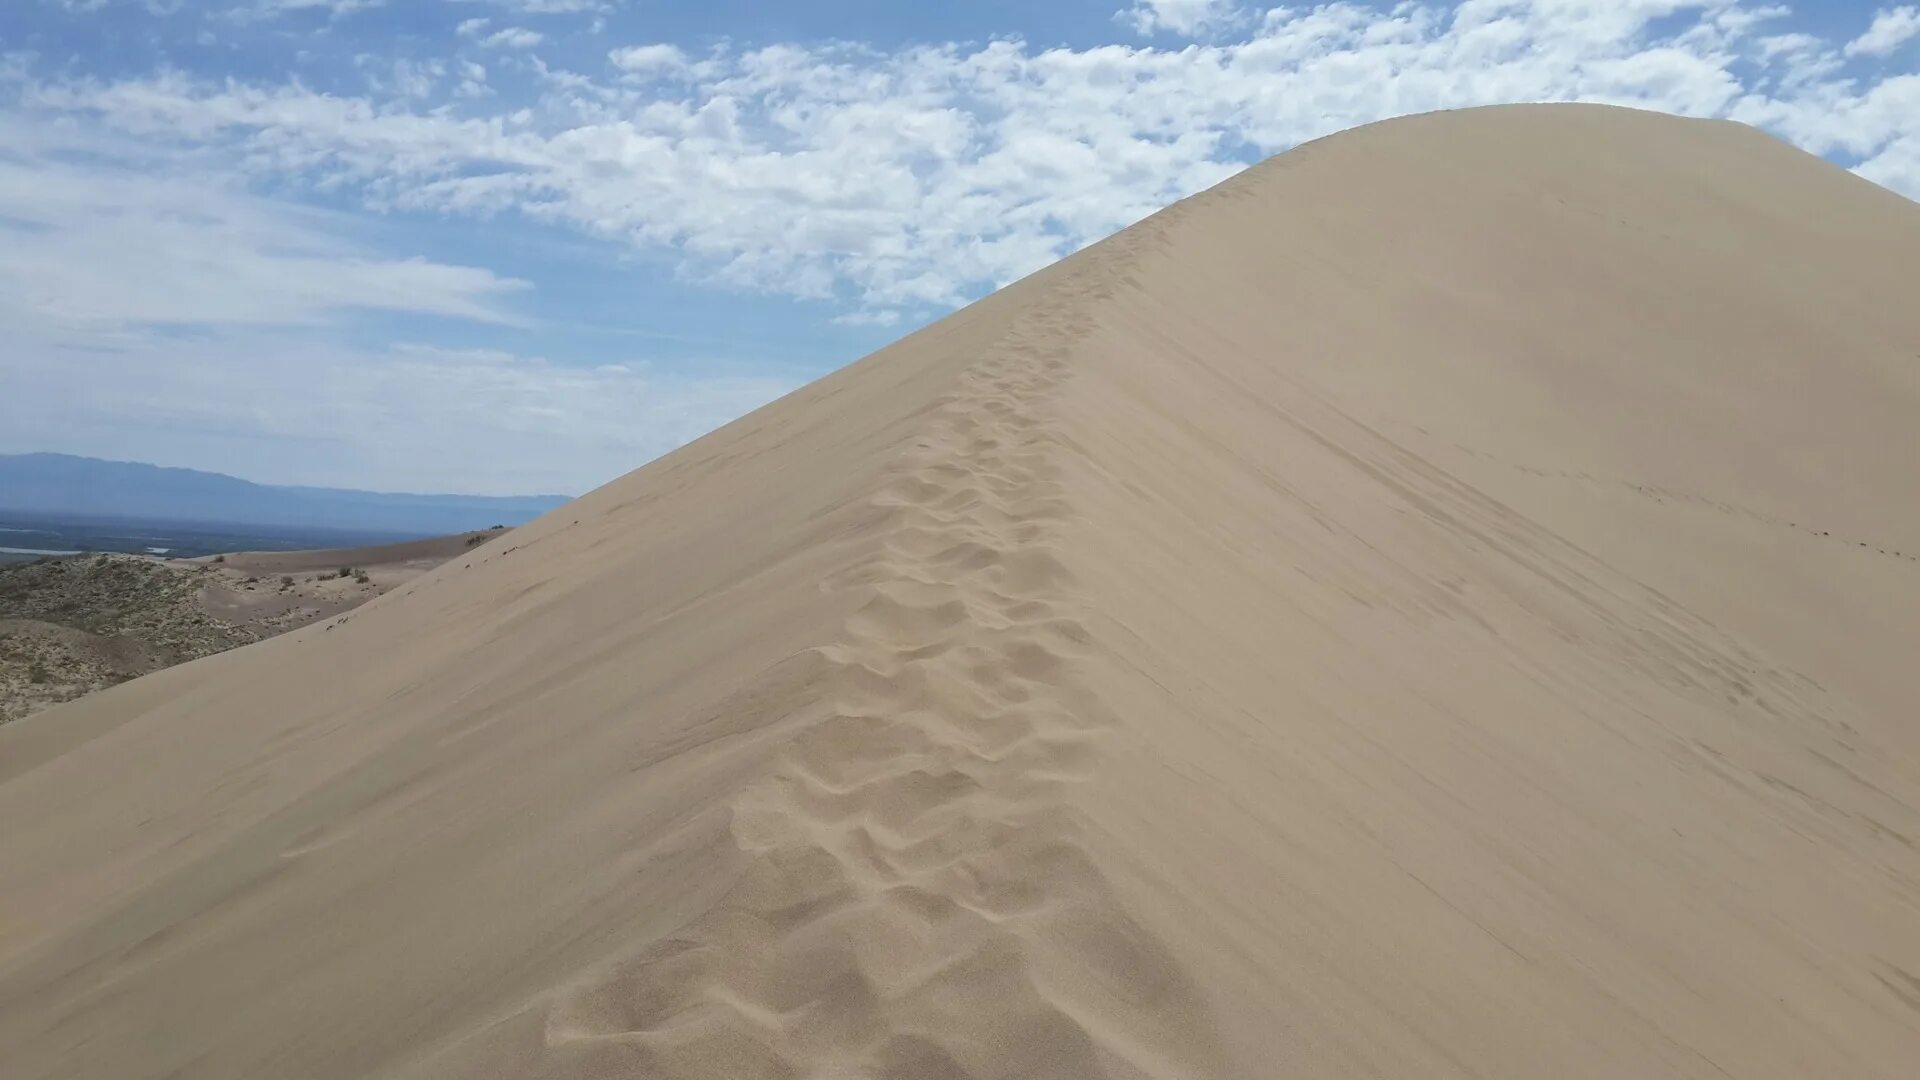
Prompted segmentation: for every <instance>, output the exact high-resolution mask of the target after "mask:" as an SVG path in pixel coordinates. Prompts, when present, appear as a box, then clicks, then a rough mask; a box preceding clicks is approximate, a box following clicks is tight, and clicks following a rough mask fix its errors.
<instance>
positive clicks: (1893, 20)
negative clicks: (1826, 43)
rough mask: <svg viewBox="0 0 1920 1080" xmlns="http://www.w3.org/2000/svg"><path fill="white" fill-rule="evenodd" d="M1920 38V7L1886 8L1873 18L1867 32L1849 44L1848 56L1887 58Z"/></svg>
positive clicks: (1909, 5)
mask: <svg viewBox="0 0 1920 1080" xmlns="http://www.w3.org/2000/svg"><path fill="white" fill-rule="evenodd" d="M1916 36H1920V7H1914V6H1913V5H1911V4H1908V5H1905V6H1902V7H1897V8H1886V9H1884V10H1882V11H1880V12H1879V13H1878V14H1876V15H1875V16H1874V17H1873V25H1871V26H1869V27H1867V32H1866V33H1864V34H1861V35H1860V36H1859V37H1857V38H1854V39H1853V40H1852V41H1850V42H1848V43H1847V50H1846V51H1847V55H1848V56H1887V55H1890V54H1891V53H1892V52H1893V51H1894V50H1895V49H1898V48H1899V47H1900V46H1902V45H1905V44H1906V43H1907V42H1909V41H1911V40H1913V38H1914V37H1916Z"/></svg>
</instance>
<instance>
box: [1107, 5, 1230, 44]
mask: <svg viewBox="0 0 1920 1080" xmlns="http://www.w3.org/2000/svg"><path fill="white" fill-rule="evenodd" d="M1118 18H1119V19H1120V21H1121V22H1123V23H1125V24H1126V25H1128V26H1131V27H1132V28H1133V29H1134V31H1135V32H1136V33H1139V34H1146V35H1153V34H1175V35H1178V36H1180V37H1203V36H1207V35H1211V34H1215V33H1219V32H1220V31H1223V30H1227V29H1230V28H1231V27H1233V26H1236V25H1239V24H1243V23H1245V22H1246V20H1247V14H1246V12H1244V11H1242V10H1241V9H1240V6H1239V5H1238V4H1236V3H1235V2H1234V0H1135V2H1134V5H1133V6H1132V7H1130V8H1128V9H1127V10H1125V11H1123V12H1121V13H1120V14H1119V16H1118Z"/></svg>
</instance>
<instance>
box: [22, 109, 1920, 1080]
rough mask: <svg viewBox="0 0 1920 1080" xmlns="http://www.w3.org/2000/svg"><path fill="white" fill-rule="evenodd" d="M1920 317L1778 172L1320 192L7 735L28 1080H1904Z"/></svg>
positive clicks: (1306, 179) (1892, 281)
mask: <svg viewBox="0 0 1920 1080" xmlns="http://www.w3.org/2000/svg"><path fill="white" fill-rule="evenodd" d="M1916 280H1920V207H1916V206H1915V205H1913V204H1911V203H1909V202H1906V201H1904V200H1902V199H1900V198H1899V197H1897V196H1895V195H1892V194H1889V193H1887V192H1886V191H1883V190H1881V189H1878V188H1876V187H1873V186H1871V185H1869V184H1868V183H1866V182H1865V181H1862V180H1859V179H1856V178H1854V177H1851V176H1849V175H1847V174H1846V173H1844V172H1842V171H1841V170H1839V169H1837V168H1834V167H1833V166H1831V165H1828V164H1826V163H1823V162H1821V161H1819V160H1817V159H1815V158H1812V157H1809V156H1806V155H1803V154H1801V153H1799V152H1798V151H1795V150H1792V149H1789V148H1788V147H1786V146H1784V145H1782V144H1780V143H1777V142H1775V141H1773V140H1772V139H1770V138H1768V137H1766V136H1763V135H1761V134H1758V133H1756V132H1754V131H1751V130H1748V129H1745V128H1742V127H1738V126H1735V125H1731V124H1726V123H1716V122H1701V121H1683V120H1676V119H1670V118H1663V117H1657V116H1652V115H1648V114H1642V113H1632V112H1627V111H1623V110H1616V109H1606V108H1600V107H1580V106H1547V107H1512V108H1501V109H1490V110H1477V111H1470V112H1461V113H1451V114H1438V115H1431V116H1424V117H1418V118H1413V119H1406V120H1399V121H1393V122H1390V123H1386V124H1381V125H1376V126H1373V127H1369V128H1365V129H1361V130H1358V131H1354V132H1349V133H1346V134H1343V135H1339V136H1336V137H1334V138H1331V139H1328V140H1324V141H1321V142H1318V143H1314V144H1312V145H1309V146H1306V147H1303V148H1301V149H1299V150H1296V151H1294V152H1292V153H1289V154H1286V155H1283V156H1281V157H1279V158H1277V159H1274V160H1273V161H1270V162H1268V163H1266V164H1265V165H1262V166H1260V167H1258V168H1255V169H1253V170H1251V171H1249V172H1247V173H1245V174H1244V175H1242V176H1240V177H1237V178H1235V179H1234V180H1231V181H1229V182H1227V183H1225V184H1223V185H1221V186H1220V187H1218V188H1215V189H1213V190H1212V191H1209V192H1207V193H1205V194H1202V195H1200V196H1198V197H1196V198H1193V199H1190V200H1187V201H1186V202H1183V203H1181V204H1179V205H1177V206H1175V207H1173V208H1171V209H1169V210H1167V211H1165V212H1163V213H1161V214H1159V215H1156V216H1155V217H1153V218H1151V219H1149V220H1148V221H1146V222H1143V223H1142V224H1140V225H1138V226H1136V227H1134V228H1132V229H1129V230H1127V231H1126V232H1123V233H1121V234H1119V235H1118V236H1115V237H1113V238H1112V239H1110V240H1108V241H1106V242H1104V243H1101V244H1099V245H1097V246H1095V247H1093V248H1091V249H1089V250H1087V251H1085V252H1082V253H1081V254H1079V255H1076V256H1074V257H1073V258H1071V259H1068V260H1066V261H1064V262H1062V263H1060V264H1059V265H1056V266H1054V267H1052V268H1050V269H1048V270H1046V271H1043V272H1041V273H1039V274H1037V275H1035V276H1034V277H1032V278H1029V279H1027V280H1025V281H1023V282H1020V283H1018V284H1016V285H1014V286H1012V287H1010V288H1008V289H1005V290H1003V291H1001V292H1000V293H997V294H995V295H994V296H992V297H989V298H988V299H986V300H983V301H981V302H980V303H978V304H975V305H973V306H972V307H969V308H967V309H966V310H964V311H962V312H960V313H958V314H956V315H954V316H952V317H951V318H948V319H946V320H944V321H942V322H940V323H937V324H935V325H933V326H931V327H929V328H927V329H925V330H923V331H921V332H919V333H916V334H914V335H912V336H911V337H908V338H907V339H905V340H903V341H902V342H900V343H898V344H896V345H894V346H892V347H890V348H887V349H885V350H882V351H881V352H879V353H877V354H875V355H873V356H871V357H869V358H867V359H865V360H863V361H861V362H859V363H857V364H855V365H853V366H851V367H849V368H847V369H845V370H843V371H841V372H839V373H837V374H834V375H832V376H830V377H828V378H826V379H823V380H821V381H819V382H817V383H815V384H813V385H811V386H809V387H807V388H805V389H803V390H800V391H799V392H797V393H795V394H793V395H791V396H789V397H787V398H785V399H783V400H782V401H779V402H777V403H775V404H773V405H771V406H768V407H767V408H765V409H762V410H760V411H758V412H756V413H754V414H752V415H751V416H748V417H746V418H744V419H742V420H740V421H738V422H736V423H734V424H731V425H729V426H728V427H726V428H724V429H722V430H721V431H719V432H717V433H715V434H713V435H711V436H709V437H707V438H705V439H702V440H700V441H699V442H697V443H694V444H693V445H691V446H688V447H687V448H685V449H683V450H681V451H679V452H677V453H674V454H672V455H669V456H668V457H666V458H664V459H662V460H660V461H658V462H655V463H654V464H651V465H649V466H647V467H645V468H643V469H641V470H639V471H637V472H635V473H633V474H632V475H630V476H627V477H625V478H623V479H621V480H619V481H616V482H615V483H613V484H610V485H608V486H607V487H605V488H602V489H601V490H599V491H597V492H594V493H593V494H591V495H588V496H586V497H585V498H584V499H582V500H580V501H579V502H577V503H576V504H574V505H572V506H569V507H566V508H564V509H562V510H560V511H558V512H556V513H554V514H551V515H549V516H548V517H546V518H545V519H542V520H541V521H539V522H536V523H534V524H532V525H528V526H525V527H523V528H521V529H519V530H517V531H516V532H515V533H514V535H513V537H512V538H511V540H510V542H509V544H508V545H504V546H503V545H499V544H495V545H488V547H487V548H483V549H481V550H480V551H479V552H477V553H476V555H477V556H478V557H476V558H475V559H474V560H472V564H471V566H466V565H463V562H464V560H456V561H455V562H453V563H449V564H447V565H446V566H443V567H441V568H440V569H438V570H435V571H432V572H430V573H428V574H426V575H424V576H422V577H420V578H419V579H417V580H416V581H414V582H412V583H411V584H409V585H408V586H405V587H403V588H401V589H399V590H397V591H395V592H394V593H392V594H390V595H388V596H385V597H382V598H381V599H379V600H376V601H374V602H373V603H370V604H368V605H366V606H365V607H363V608H361V609H359V610H357V611H355V612H353V613H351V614H349V615H347V616H344V617H342V618H340V619H338V620H335V621H332V622H328V623H324V624H321V625H316V626H313V627H309V628H307V629H305V630H301V631H298V632H296V633H293V634H290V635H287V636H284V637H280V638H276V639H274V640H272V641H268V642H265V643H263V644H260V645H256V646H250V647H248V648H245V649H242V650H239V651H236V652H233V653H228V654H224V655H220V656H216V657H212V658H210V659H207V660H204V661H200V662H197V663H194V664H190V665H187V666H185V667H181V668H175V669H172V670H168V671H165V672H161V673H159V674H157V675H153V676H150V677H147V678H143V679H140V680H138V681H136V682H133V683H130V684H127V685H125V686H122V687H118V688H116V689H114V690H111V691H109V692H107V693H105V694H102V695H99V696H97V697H94V698H90V699H87V700H84V701H81V702H78V703H75V704H73V705H69V706H65V707H63V708H60V709H56V710H54V711H52V712H49V713H46V714H43V715H41V716H39V717H35V718H33V719H30V720H27V721H24V722H21V723H19V724H15V725H11V726H10V727H9V728H8V729H6V730H5V731H4V732H0V821H5V822H6V823H7V826H6V829H5V831H4V833H3V834H0V1048H4V1049H0V1055H4V1059H3V1064H4V1068H0V1072H4V1073H5V1075H6V1076H8V1077H9V1078H12V1080H33V1078H42V1077H115V1078H122V1077H342V1078H347V1077H353V1078H359V1077H383V1078H384V1077H409V1078H414V1077H420V1078H429V1077H550V1078H580V1077H647V1078H701V1080H722V1078H725V1080H749V1078H776V1077H777V1078H788V1077H791V1078H813V1080H827V1078H847V1077H890V1078H900V1080H907V1078H912V1080H986V1078H1014V1077H1023V1078H1035V1080H1038V1078H1078V1077H1115V1078H1137V1077H1155V1078H1203V1077H1246V1078H1267V1077H1283V1076H1299V1077H1423V1078H1429V1077H1469V1076H1478V1077H1545V1076H1552V1077H1609V1078H1617V1077H1635V1078H1652V1077H1672V1076H1687V1077H1728V1076H1732V1077H1741V1078H1747V1077H1794V1078H1800V1077H1808V1076H1834V1077H1841V1076H1844V1077H1850V1078H1867V1077H1888V1078H1896V1077H1897V1078H1910V1077H1912V1076H1913V1075H1914V1071H1913V1070H1914V1068H1915V1063H1916V1062H1920V850H1917V849H1916V844H1920V810H1917V809H1916V807H1917V806H1920V764H1917V762H1920V759H1917V758H1916V750H1920V717H1917V716H1916V706H1920V675H1916V670H1915V664H1914V660H1915V656H1916V649H1915V646H1916V643H1920V561H1916V556H1920V499H1916V497H1915V496H1916V494H1920V490H1917V489H1916V488H1917V485H1916V477H1920V441H1917V440H1916V436H1915V430H1916V429H1915V418H1916V417H1920V359H1916V355H1915V354H1916V353H1917V352H1920V304H1916V303H1914V297H1913V295H1912V291H1911V290H1912V284H1913V282H1915V281H1916ZM494 548H500V550H493V549H494Z"/></svg>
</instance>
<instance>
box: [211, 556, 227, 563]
mask: <svg viewBox="0 0 1920 1080" xmlns="http://www.w3.org/2000/svg"><path fill="white" fill-rule="evenodd" d="M213 561H214V562H226V561H227V557H226V556H225V555H215V556H214V557H213Z"/></svg>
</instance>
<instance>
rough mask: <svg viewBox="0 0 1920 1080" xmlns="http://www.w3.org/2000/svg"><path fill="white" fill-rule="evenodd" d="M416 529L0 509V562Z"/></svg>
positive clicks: (319, 540)
mask: <svg viewBox="0 0 1920 1080" xmlns="http://www.w3.org/2000/svg"><path fill="white" fill-rule="evenodd" d="M418 536H419V534H417V533H390V532H365V531H361V530H355V529H316V528H292V527H282V526H254V525H246V524H239V523H234V522H211V521H152V520H145V519H140V518H54V517H42V516H37V515H26V514H9V513H0V562H20V561H24V560H27V559H37V558H44V557H47V556H58V555H81V554H85V553H87V552H93V551H119V552H128V553H132V554H137V555H164V556H166V557H168V558H174V559H187V558H193V557H195V556H199V555H215V554H219V553H221V552H227V551H301V550H304V549H307V548H339V547H364V546H366V545H368V544H391V543H394V542H396V541H400V540H412V539H416V538H418Z"/></svg>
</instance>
